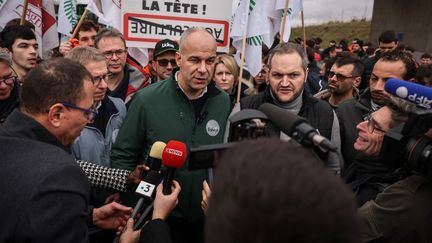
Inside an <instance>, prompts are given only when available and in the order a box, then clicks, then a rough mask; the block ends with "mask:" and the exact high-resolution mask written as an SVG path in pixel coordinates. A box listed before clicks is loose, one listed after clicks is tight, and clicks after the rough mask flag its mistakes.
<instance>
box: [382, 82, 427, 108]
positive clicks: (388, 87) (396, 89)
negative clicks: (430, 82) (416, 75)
mask: <svg viewBox="0 0 432 243" xmlns="http://www.w3.org/2000/svg"><path fill="white" fill-rule="evenodd" d="M384 90H385V91H386V92H387V93H389V94H392V95H394V96H397V97H399V98H402V99H404V100H407V101H410V102H412V103H415V104H417V105H419V106H421V107H424V108H426V109H431V108H432V88H429V87H426V86H423V85H420V84H416V83H412V82H408V81H404V80H399V79H395V78H390V79H388V80H387V82H386V83H385V85H384Z"/></svg>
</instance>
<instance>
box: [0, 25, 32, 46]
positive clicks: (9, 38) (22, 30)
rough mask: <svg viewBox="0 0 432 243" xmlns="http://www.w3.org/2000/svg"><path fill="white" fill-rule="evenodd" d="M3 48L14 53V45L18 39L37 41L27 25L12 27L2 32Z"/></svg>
mask: <svg viewBox="0 0 432 243" xmlns="http://www.w3.org/2000/svg"><path fill="white" fill-rule="evenodd" d="M0 39H1V45H0V46H1V47H4V48H7V49H8V50H9V51H10V52H12V45H13V44H14V43H15V41H16V40H17V39H23V40H33V39H36V36H35V34H34V33H33V31H32V30H31V29H30V28H29V27H27V26H25V25H18V26H16V25H10V26H8V27H6V28H4V30H3V31H2V32H1V38H0Z"/></svg>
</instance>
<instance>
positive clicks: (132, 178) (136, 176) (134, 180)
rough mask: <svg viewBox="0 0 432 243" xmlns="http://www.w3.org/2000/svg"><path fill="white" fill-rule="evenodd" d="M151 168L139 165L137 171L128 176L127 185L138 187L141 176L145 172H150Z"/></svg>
mask: <svg viewBox="0 0 432 243" xmlns="http://www.w3.org/2000/svg"><path fill="white" fill-rule="evenodd" d="M149 169H150V168H149V167H147V166H145V165H137V167H135V169H134V170H133V171H132V172H131V173H130V174H129V175H128V178H127V183H128V184H136V185H138V184H139V183H140V182H141V175H142V173H143V172H144V171H148V170H149Z"/></svg>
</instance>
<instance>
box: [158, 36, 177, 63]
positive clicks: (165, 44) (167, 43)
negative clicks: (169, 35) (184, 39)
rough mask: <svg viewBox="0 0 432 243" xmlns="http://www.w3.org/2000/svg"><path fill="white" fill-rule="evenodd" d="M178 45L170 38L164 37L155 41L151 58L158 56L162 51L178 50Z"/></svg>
mask: <svg viewBox="0 0 432 243" xmlns="http://www.w3.org/2000/svg"><path fill="white" fill-rule="evenodd" d="M178 49H179V45H178V44H177V42H175V41H173V40H170V39H164V40H161V41H159V42H158V43H156V46H155V49H154V53H153V59H154V58H156V57H157V56H159V55H160V54H162V53H165V52H167V51H174V52H176V51H178Z"/></svg>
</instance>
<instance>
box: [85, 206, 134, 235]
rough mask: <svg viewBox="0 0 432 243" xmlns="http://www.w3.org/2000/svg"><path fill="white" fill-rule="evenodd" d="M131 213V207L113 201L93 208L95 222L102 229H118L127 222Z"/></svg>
mask: <svg viewBox="0 0 432 243" xmlns="http://www.w3.org/2000/svg"><path fill="white" fill-rule="evenodd" d="M131 213H132V208H131V207H126V206H123V205H121V204H118V203H116V202H112V203H110V204H107V205H104V206H102V207H100V208H95V209H93V223H94V224H95V225H96V226H98V227H100V228H102V229H113V230H117V229H118V228H119V227H123V226H124V225H125V224H126V220H128V218H129V216H130V214H131Z"/></svg>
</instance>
